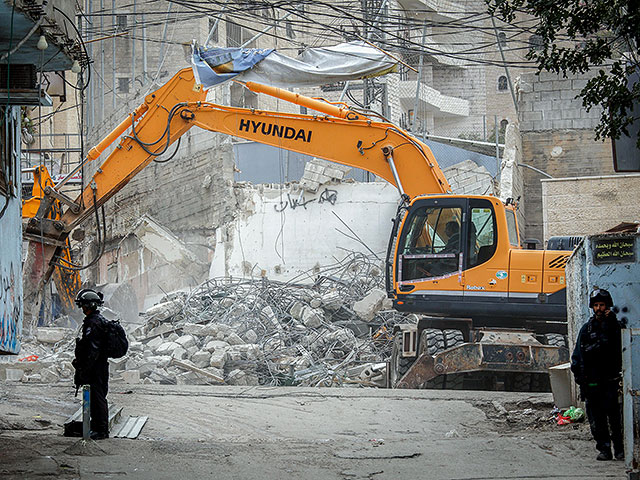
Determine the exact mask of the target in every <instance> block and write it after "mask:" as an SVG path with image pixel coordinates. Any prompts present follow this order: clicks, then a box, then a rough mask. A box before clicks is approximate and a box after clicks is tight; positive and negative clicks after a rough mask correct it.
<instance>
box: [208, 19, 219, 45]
mask: <svg viewBox="0 0 640 480" xmlns="http://www.w3.org/2000/svg"><path fill="white" fill-rule="evenodd" d="M219 26H220V22H218V19H217V18H211V17H209V41H210V42H214V43H217V42H218V30H219Z"/></svg>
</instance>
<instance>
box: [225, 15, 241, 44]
mask: <svg viewBox="0 0 640 480" xmlns="http://www.w3.org/2000/svg"><path fill="white" fill-rule="evenodd" d="M240 45H242V27H241V26H240V25H238V24H237V23H232V22H231V21H230V20H227V47H239V46H240Z"/></svg>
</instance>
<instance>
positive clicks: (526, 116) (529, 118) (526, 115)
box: [522, 111, 542, 122]
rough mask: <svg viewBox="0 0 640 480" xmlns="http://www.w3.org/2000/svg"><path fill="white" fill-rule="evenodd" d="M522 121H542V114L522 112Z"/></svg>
mask: <svg viewBox="0 0 640 480" xmlns="http://www.w3.org/2000/svg"><path fill="white" fill-rule="evenodd" d="M522 120H523V121H525V122H530V121H535V120H542V112H535V111H534V112H522Z"/></svg>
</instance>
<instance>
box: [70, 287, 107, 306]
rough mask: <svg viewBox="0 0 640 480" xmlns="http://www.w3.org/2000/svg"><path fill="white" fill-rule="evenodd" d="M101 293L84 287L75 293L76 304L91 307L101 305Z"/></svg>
mask: <svg viewBox="0 0 640 480" xmlns="http://www.w3.org/2000/svg"><path fill="white" fill-rule="evenodd" d="M103 298H104V297H103V295H102V293H100V292H96V291H95V290H91V289H90V288H84V289H82V290H80V291H79V292H78V295H76V305H77V306H79V307H91V308H97V307H99V306H100V305H102V304H103V303H104V302H103V301H102V299H103Z"/></svg>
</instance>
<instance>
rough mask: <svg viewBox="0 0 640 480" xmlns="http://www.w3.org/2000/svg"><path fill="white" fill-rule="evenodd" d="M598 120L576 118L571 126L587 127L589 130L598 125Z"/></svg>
mask: <svg viewBox="0 0 640 480" xmlns="http://www.w3.org/2000/svg"><path fill="white" fill-rule="evenodd" d="M596 124H597V122H596V121H594V120H591V119H589V118H575V119H573V120H571V126H572V127H573V128H587V129H589V130H591V129H593V128H594V127H595V126H596Z"/></svg>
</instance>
